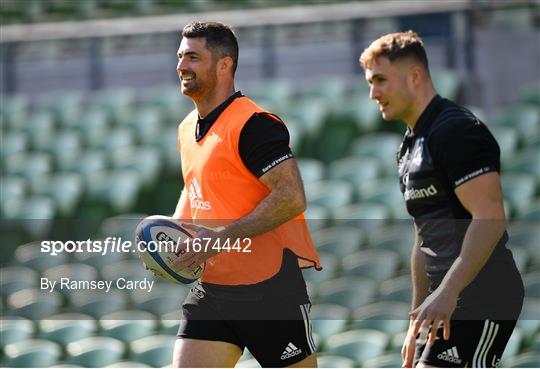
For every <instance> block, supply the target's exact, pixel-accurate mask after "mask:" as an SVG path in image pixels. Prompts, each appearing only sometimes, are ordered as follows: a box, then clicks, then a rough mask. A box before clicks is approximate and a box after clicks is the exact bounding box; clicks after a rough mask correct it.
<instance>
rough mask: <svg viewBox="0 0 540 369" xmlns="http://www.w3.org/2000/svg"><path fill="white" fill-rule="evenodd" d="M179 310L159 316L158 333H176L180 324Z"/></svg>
mask: <svg viewBox="0 0 540 369" xmlns="http://www.w3.org/2000/svg"><path fill="white" fill-rule="evenodd" d="M180 318H181V313H180V311H174V312H171V313H166V314H163V315H162V316H161V318H160V329H159V334H165V335H176V334H177V333H178V327H179V326H180Z"/></svg>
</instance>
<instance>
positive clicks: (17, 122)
mask: <svg viewBox="0 0 540 369" xmlns="http://www.w3.org/2000/svg"><path fill="white" fill-rule="evenodd" d="M3 9H4V8H3ZM29 104H30V101H29V98H28V97H27V96H24V95H16V96H9V97H7V96H3V97H2V118H3V119H4V120H5V124H6V125H5V127H6V128H8V129H10V130H17V131H19V130H21V129H22V127H23V126H25V125H26V124H27V121H28V111H29Z"/></svg>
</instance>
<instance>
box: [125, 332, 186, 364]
mask: <svg viewBox="0 0 540 369" xmlns="http://www.w3.org/2000/svg"><path fill="white" fill-rule="evenodd" d="M175 342H176V336H168V335H154V336H148V337H144V338H141V339H138V340H136V341H134V342H132V343H131V345H130V349H131V355H130V360H133V361H137V362H141V363H145V364H147V365H150V366H152V367H161V366H163V365H167V364H169V363H170V361H171V353H172V352H173V349H174V344H175Z"/></svg>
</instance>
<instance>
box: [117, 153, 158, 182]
mask: <svg viewBox="0 0 540 369" xmlns="http://www.w3.org/2000/svg"><path fill="white" fill-rule="evenodd" d="M161 163H162V161H161V153H160V150H159V149H158V148H153V147H147V146H136V147H135V146H134V147H129V148H123V149H117V150H113V151H112V153H111V164H112V167H113V168H115V169H134V170H136V171H137V172H139V175H140V177H141V178H142V181H143V184H144V186H145V187H146V188H150V187H152V186H154V185H155V184H156V181H157V180H158V175H159V172H160V170H161Z"/></svg>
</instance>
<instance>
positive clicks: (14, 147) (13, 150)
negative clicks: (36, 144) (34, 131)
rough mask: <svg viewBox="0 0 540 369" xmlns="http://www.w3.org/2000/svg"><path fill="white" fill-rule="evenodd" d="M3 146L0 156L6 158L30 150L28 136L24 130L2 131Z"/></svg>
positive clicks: (0, 149)
mask: <svg viewBox="0 0 540 369" xmlns="http://www.w3.org/2000/svg"><path fill="white" fill-rule="evenodd" d="M2 136H3V137H2V147H1V148H0V157H1V158H2V161H3V160H4V158H6V157H9V156H11V155H17V154H19V155H20V154H22V153H24V152H25V151H26V150H28V146H29V142H28V136H27V135H26V133H24V132H10V133H7V134H4V132H2Z"/></svg>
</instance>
